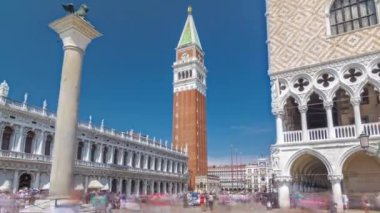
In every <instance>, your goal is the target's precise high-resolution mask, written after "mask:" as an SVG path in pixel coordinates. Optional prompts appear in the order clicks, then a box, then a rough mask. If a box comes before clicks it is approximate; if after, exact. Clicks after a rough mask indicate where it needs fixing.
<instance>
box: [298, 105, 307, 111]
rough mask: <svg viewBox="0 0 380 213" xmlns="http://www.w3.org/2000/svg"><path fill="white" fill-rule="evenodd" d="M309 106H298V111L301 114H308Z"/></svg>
mask: <svg viewBox="0 0 380 213" xmlns="http://www.w3.org/2000/svg"><path fill="white" fill-rule="evenodd" d="M307 109H308V107H307V105H299V106H298V110H299V111H300V113H306V112H307Z"/></svg>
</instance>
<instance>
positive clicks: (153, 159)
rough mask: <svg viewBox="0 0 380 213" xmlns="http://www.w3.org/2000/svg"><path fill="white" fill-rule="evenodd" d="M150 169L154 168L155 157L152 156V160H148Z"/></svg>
mask: <svg viewBox="0 0 380 213" xmlns="http://www.w3.org/2000/svg"><path fill="white" fill-rule="evenodd" d="M150 164H151V165H150V170H153V171H154V170H155V169H156V157H155V156H152V161H151V162H150Z"/></svg>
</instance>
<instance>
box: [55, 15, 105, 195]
mask: <svg viewBox="0 0 380 213" xmlns="http://www.w3.org/2000/svg"><path fill="white" fill-rule="evenodd" d="M49 26H50V27H51V28H52V29H53V30H54V31H55V32H57V33H58V34H59V36H60V38H61V39H62V42H63V49H64V59H63V65H62V76H61V86H60V91H59V101H58V110H57V120H56V126H55V137H54V147H55V148H54V152H53V159H52V169H51V174H50V195H53V196H63V197H64V196H67V195H69V194H70V191H71V190H72V182H73V181H72V180H73V171H74V160H75V156H76V155H75V154H76V147H77V134H76V131H77V125H78V105H79V96H80V82H81V74H82V63H83V56H84V53H85V50H86V47H87V45H88V44H89V43H90V42H91V40H92V39H94V38H96V37H99V36H100V35H101V34H100V33H99V32H97V31H96V30H95V28H94V27H93V26H92V25H90V24H89V23H88V22H87V21H85V20H84V19H82V18H80V17H78V16H75V15H68V16H66V17H63V18H61V19H58V20H56V21H54V22H53V23H51V24H50V25H49Z"/></svg>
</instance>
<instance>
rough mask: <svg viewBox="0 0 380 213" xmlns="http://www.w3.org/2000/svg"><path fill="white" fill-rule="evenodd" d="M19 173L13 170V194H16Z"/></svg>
mask: <svg viewBox="0 0 380 213" xmlns="http://www.w3.org/2000/svg"><path fill="white" fill-rule="evenodd" d="M18 176H19V171H18V170H15V171H14V173H13V193H16V192H17V190H18V181H19V179H18V178H19V177H18Z"/></svg>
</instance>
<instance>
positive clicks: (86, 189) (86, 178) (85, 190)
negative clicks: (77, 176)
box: [84, 175, 89, 193]
mask: <svg viewBox="0 0 380 213" xmlns="http://www.w3.org/2000/svg"><path fill="white" fill-rule="evenodd" d="M88 184H89V182H88V176H87V175H86V176H85V177H84V192H85V193H87V191H88Z"/></svg>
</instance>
